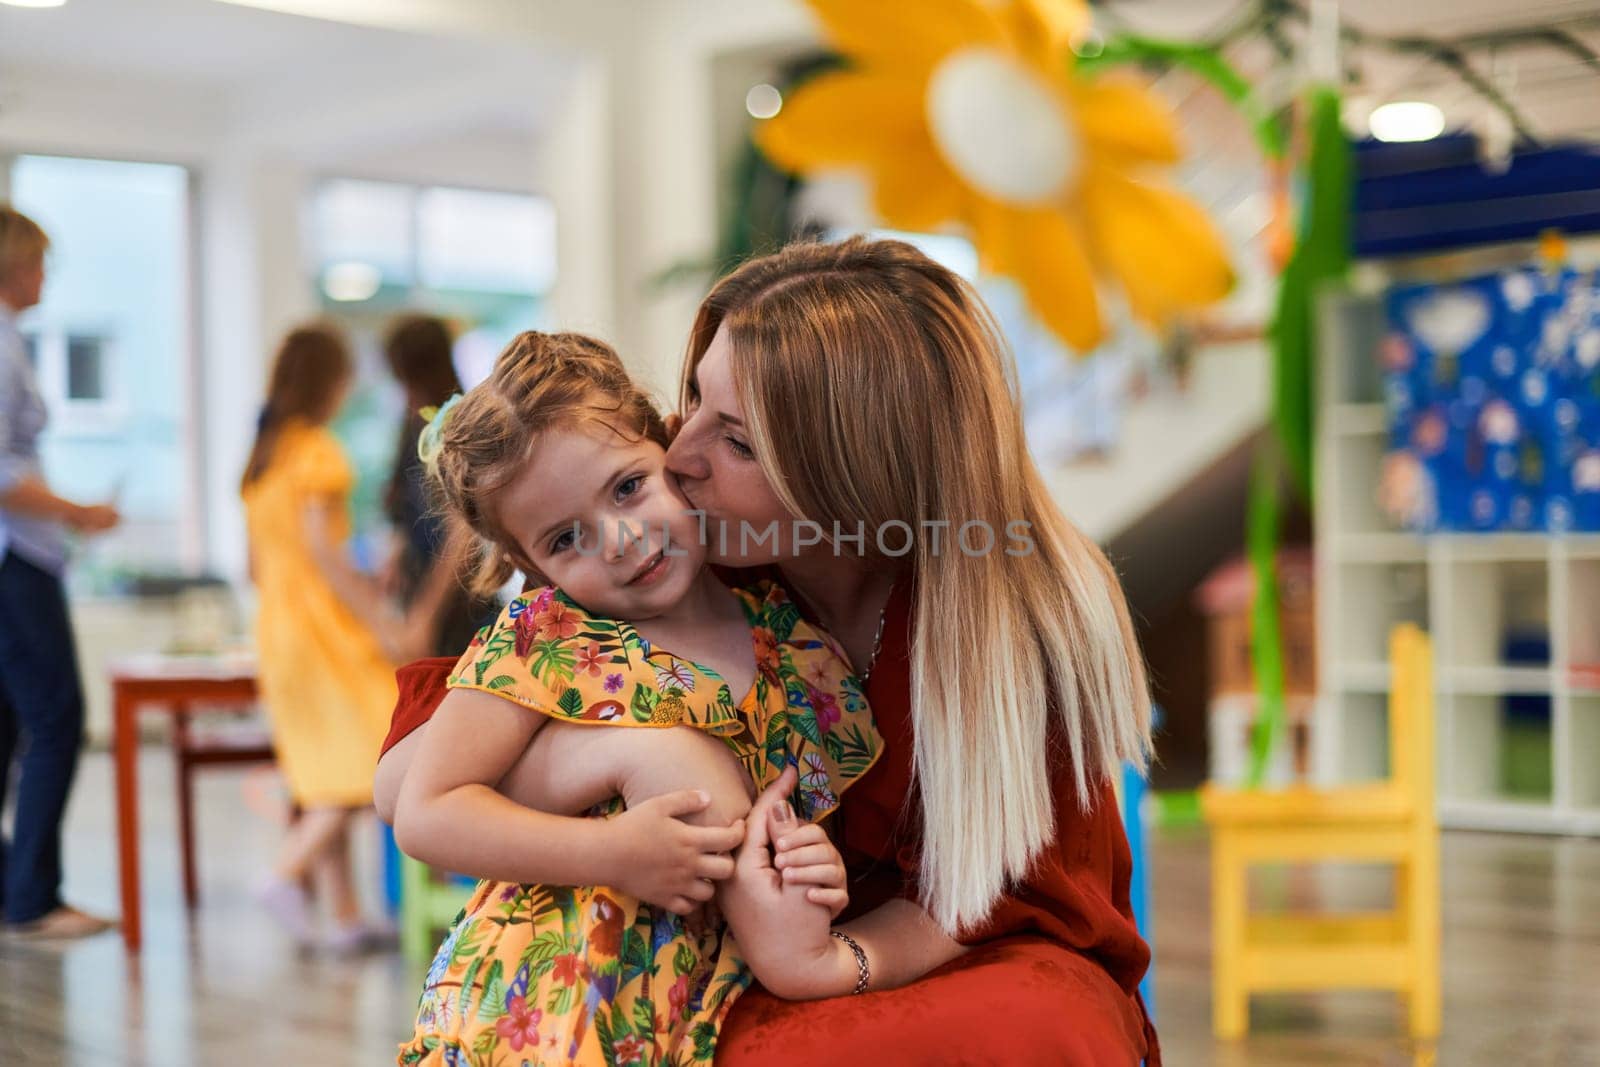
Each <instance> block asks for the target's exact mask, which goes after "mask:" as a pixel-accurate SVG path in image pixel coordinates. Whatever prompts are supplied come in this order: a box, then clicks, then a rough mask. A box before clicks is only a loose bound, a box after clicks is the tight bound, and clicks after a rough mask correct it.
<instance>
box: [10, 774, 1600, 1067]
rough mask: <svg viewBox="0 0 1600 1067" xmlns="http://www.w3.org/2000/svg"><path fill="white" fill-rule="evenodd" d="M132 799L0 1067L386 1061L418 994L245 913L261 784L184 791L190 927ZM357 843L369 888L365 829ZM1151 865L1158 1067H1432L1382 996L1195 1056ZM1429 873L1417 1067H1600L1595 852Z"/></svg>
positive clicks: (1288, 1011)
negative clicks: (125, 933)
mask: <svg viewBox="0 0 1600 1067" xmlns="http://www.w3.org/2000/svg"><path fill="white" fill-rule="evenodd" d="M81 773H82V778H81V779H80V785H79V788H78V790H77V792H76V795H75V797H74V801H73V808H72V812H71V818H70V825H69V856H68V862H69V864H70V866H69V868H68V870H69V883H68V891H69V894H70V896H71V897H72V899H73V900H74V901H75V902H77V903H80V904H83V905H85V906H89V907H92V908H95V909H100V910H104V911H106V912H114V911H115V910H116V907H117V892H116V882H115V877H116V856H115V847H114V839H113V836H112V810H111V799H110V798H111V788H110V777H111V768H110V762H109V760H108V759H107V758H106V757H105V756H104V755H103V754H94V755H91V756H89V757H87V758H86V759H85V762H84V766H83V769H82V772H81ZM141 782H142V792H143V796H144V803H143V806H144V810H143V815H144V824H145V825H144V831H145V832H144V842H145V852H144V874H145V901H146V908H145V921H146V927H145V941H146V948H145V951H144V953H143V954H142V955H141V956H140V957H139V958H138V959H136V960H129V959H128V958H127V957H125V956H124V954H123V951H122V944H121V941H120V940H119V939H117V938H116V937H110V936H108V937H104V938H100V939H97V940H95V941H92V942H87V943H83V944H79V945H75V946H73V947H72V948H70V949H67V950H64V951H62V950H42V949H38V948H28V947H24V946H21V945H18V944H15V943H9V944H8V943H4V942H0V1065H3V1067H35V1065H39V1067H45V1065H49V1067H55V1065H74V1067H77V1065H82V1067H111V1065H122V1064H144V1065H152V1067H155V1065H161V1067H167V1065H196V1067H202V1065H203V1067H212V1065H219V1067H221V1065H226V1067H243V1065H252V1064H268V1063H274V1064H275V1063H295V1064H299V1063H307V1064H318V1065H343V1064H382V1063H388V1062H392V1060H391V1056H392V1053H393V1050H394V1048H395V1045H396V1043H397V1042H398V1040H399V1039H400V1037H402V1036H403V1035H404V1034H405V1032H406V1030H407V1025H408V1023H409V1020H410V1013H411V1009H412V1005H413V1004H414V1002H415V997H416V992H417V988H418V986H417V979H418V976H417V975H416V974H414V973H412V972H411V969H410V968H408V967H407V966H406V965H405V964H404V963H402V962H401V961H400V960H399V959H398V957H397V956H395V955H392V954H384V955H379V956H372V957H367V958H363V959H358V960H335V959H324V958H317V957H314V956H313V957H302V956H300V955H298V954H297V953H296V952H294V951H293V950H292V949H291V948H290V947H289V946H288V945H287V944H285V943H284V941H283V940H282V939H281V938H280V937H278V935H277V934H276V931H275V930H274V929H273V927H272V926H271V925H270V924H269V923H268V922H267V921H266V920H265V919H264V918H263V917H262V916H261V915H260V914H259V913H258V912H257V911H256V910H255V909H254V908H253V907H252V906H251V904H250V903H249V901H248V900H247V899H245V897H244V894H245V892H246V891H247V890H248V888H249V886H250V885H251V884H252V883H253V882H254V880H255V878H256V877H257V876H258V874H259V870H260V867H261V864H262V862H263V857H264V856H266V855H267V854H268V852H269V851H270V848H271V845H272V842H273V841H274V840H275V837H276V833H277V831H276V829H275V827H274V826H273V824H272V821H271V804H270V803H269V802H268V798H269V797H270V786H269V783H268V782H267V781H266V780H265V779H263V778H262V777H260V775H259V774H258V775H257V776H256V777H254V778H245V777H243V776H241V775H239V774H236V773H231V772H220V773H215V774H212V775H209V776H202V778H201V784H200V790H199V812H200V814H199V834H200V838H201V881H202V889H203V892H204V894H205V898H204V900H203V902H202V907H201V910H200V912H199V915H198V917H197V919H196V921H195V922H194V924H193V925H192V926H191V925H190V924H189V923H187V922H186V921H185V918H184V914H183V909H182V906H181V903H180V898H179V882H178V859H177V855H176V851H175V849H174V848H173V843H172V827H173V818H174V811H173V798H172V779H171V766H170V763H169V762H168V760H167V759H166V756H165V754H164V753H163V752H162V751H161V750H160V749H151V750H149V751H148V752H147V753H146V754H145V757H144V766H143V776H142V779H141ZM362 837H363V839H364V840H365V841H366V842H367V846H368V847H367V848H366V849H365V852H366V855H365V856H364V857H363V861H364V862H363V865H364V867H366V868H367V869H368V870H369V871H370V870H373V869H374V868H375V863H376V859H375V856H376V846H375V844H374V841H375V838H376V830H375V829H374V830H371V831H370V832H368V833H365V834H363V835H362ZM1154 847H1155V855H1154V857H1153V861H1152V874H1153V883H1154V889H1155V913H1156V917H1155V923H1156V932H1155V940H1156V961H1157V962H1156V968H1157V971H1156V977H1157V991H1156V1000H1157V1003H1156V1010H1157V1022H1158V1024H1159V1026H1160V1030H1161V1033H1162V1038H1163V1044H1164V1046H1165V1050H1166V1059H1167V1062H1168V1063H1169V1064H1172V1065H1174V1067H1189V1065H1205V1064H1215V1065H1218V1067H1235V1065H1246V1064H1248V1065H1258V1064H1259V1065H1274V1067H1277V1065H1283V1067H1291V1065H1292V1067H1300V1065H1321V1064H1328V1065H1331V1064H1338V1065H1356V1064H1361V1065H1388V1064H1409V1063H1413V1062H1417V1063H1422V1062H1428V1060H1427V1058H1426V1055H1425V1054H1424V1055H1421V1056H1418V1055H1417V1054H1416V1053H1415V1052H1414V1051H1413V1050H1412V1049H1410V1047H1409V1045H1408V1043H1407V1042H1406V1041H1405V1040H1404V1039H1403V1038H1402V1037H1401V1036H1400V1035H1401V1033H1402V1029H1403V1014H1402V1012H1401V1010H1400V1007H1399V1005H1398V1003H1397V1002H1396V1000H1395V999H1394V998H1393V997H1391V996H1388V995H1385V994H1376V993H1375V994H1365V993H1353V994H1340V995H1336V996H1309V995H1308V996H1296V997H1285V998H1275V999H1273V1000H1270V1001H1261V1002H1258V1003H1257V1005H1256V1006H1255V1010H1254V1012H1253V1014H1252V1027H1253V1029H1252V1035H1251V1037H1250V1038H1249V1040H1247V1041H1245V1042H1242V1043H1240V1044H1237V1045H1231V1046H1230V1045H1223V1044H1219V1043H1216V1042H1213V1041H1212V1040H1211V1037H1210V1032H1209V1020H1210V1003H1209V984H1208V983H1209V974H1208V967H1209V937H1208V931H1207V921H1208V915H1209V911H1208V909H1209V904H1208V900H1207V891H1206V845H1205V839H1204V837H1203V836H1202V835H1199V834H1189V835H1170V834H1169V835H1165V836H1158V837H1157V838H1156V840H1155V846H1154ZM1444 877H1445V908H1444V915H1445V1034H1444V1038H1443V1040H1442V1041H1441V1043H1440V1045H1439V1047H1438V1049H1437V1058H1436V1059H1435V1060H1434V1061H1433V1062H1436V1063H1438V1064H1440V1065H1442V1067H1479V1065H1481V1067H1524V1065H1542V1064H1561V1065H1564V1067H1565V1065H1581V1064H1596V1065H1600V842H1596V841H1592V840H1562V839H1553V838H1533V837H1516V836H1497V835H1473V834H1448V835H1446V837H1445V845H1444ZM375 879H376V875H375V874H374V875H372V877H371V878H369V879H368V880H369V881H375ZM1257 890H1258V891H1259V892H1260V893H1261V894H1262V895H1263V897H1265V898H1268V899H1276V900H1289V901H1294V900H1296V899H1299V898H1301V897H1303V896H1305V895H1307V894H1309V893H1311V892H1312V891H1313V890H1321V891H1326V892H1332V893H1335V894H1337V895H1339V896H1340V897H1341V898H1342V900H1343V901H1345V902H1348V903H1351V904H1357V903H1361V902H1372V901H1378V900H1381V898H1382V897H1383V895H1384V893H1386V891H1387V890H1386V888H1385V883H1384V879H1383V878H1382V876H1381V875H1379V874H1378V873H1377V872H1372V871H1354V872H1344V873H1341V874H1340V875H1337V876H1335V877H1334V878H1332V879H1321V880H1319V879H1316V878H1314V877H1312V876H1310V875H1308V874H1305V873H1303V872H1302V873H1281V874H1277V875H1276V876H1274V877H1269V878H1266V879H1263V880H1262V882H1261V884H1260V885H1259V886H1257ZM374 896H376V893H374ZM1040 1062H1045V1061H1044V1060H1041V1061H1040Z"/></svg>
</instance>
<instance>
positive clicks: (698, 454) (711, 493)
mask: <svg viewBox="0 0 1600 1067" xmlns="http://www.w3.org/2000/svg"><path fill="white" fill-rule="evenodd" d="M732 354H733V349H732V346H731V345H730V344H729V342H728V337H727V331H726V329H725V328H724V329H719V330H718V331H717V335H716V336H715V337H713V338H712V339H711V344H710V345H709V346H708V347H707V348H706V351H705V354H704V355H703V356H701V357H700V364H699V366H697V367H696V368H695V375H694V386H693V389H692V391H691V400H690V406H689V409H688V410H687V411H685V412H684V413H683V427H682V428H681V429H680V430H679V431H678V436H677V437H676V438H675V439H674V440H673V442H672V447H671V448H669V449H667V467H668V468H669V469H670V470H671V471H672V473H674V474H676V475H677V476H678V482H679V484H680V485H681V486H682V487H683V495H684V496H686V497H687V498H688V499H689V503H690V505H691V506H692V507H694V508H696V509H698V510H700V511H703V512H705V516H706V522H705V533H706V542H707V544H706V554H707V557H708V558H709V559H710V560H711V562H713V563H721V564H726V565H728V566H733V567H754V566H759V565H761V564H766V563H773V562H776V561H778V560H780V559H783V558H786V557H787V556H788V555H790V553H791V551H792V550H791V547H790V541H791V537H790V534H791V532H792V530H793V528H794V516H793V515H792V514H791V513H790V512H789V510H788V509H787V508H785V507H784V506H783V503H782V502H781V501H780V500H779V499H778V495H777V494H776V493H774V492H773V491H772V483H771V482H770V481H768V480H767V473H766V471H764V470H762V468H761V464H760V463H758V462H756V457H755V454H754V453H753V452H752V451H751V450H750V435H749V432H748V431H747V429H746V427H745V424H744V408H743V405H741V404H740V402H739V393H738V390H736V389H735V388H734V385H733V366H732V363H731V357H732ZM774 523H775V524H776V529H777V531H778V533H777V536H776V537H775V538H769V537H764V536H763V535H764V534H765V532H766V531H767V529H768V528H769V527H770V526H771V525H772V524H774Z"/></svg>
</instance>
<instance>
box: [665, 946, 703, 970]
mask: <svg viewBox="0 0 1600 1067" xmlns="http://www.w3.org/2000/svg"><path fill="white" fill-rule="evenodd" d="M699 962H700V958H699V957H698V956H696V955H695V953H694V949H692V948H690V947H689V945H688V943H687V942H684V941H680V942H678V951H676V952H674V953H673V954H672V973H673V974H675V975H677V976H678V977H679V978H682V977H683V976H684V975H686V974H690V973H692V972H693V971H694V969H695V965H696V964H698V963H699Z"/></svg>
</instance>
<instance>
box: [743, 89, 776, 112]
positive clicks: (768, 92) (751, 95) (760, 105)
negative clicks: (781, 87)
mask: <svg viewBox="0 0 1600 1067" xmlns="http://www.w3.org/2000/svg"><path fill="white" fill-rule="evenodd" d="M744 109H745V110H746V111H748V112H750V117H751V118H753V119H770V118H771V117H772V116H774V115H776V114H777V113H778V112H780V111H782V110H783V94H782V93H780V92H778V90H777V89H776V88H774V87H773V86H771V85H768V84H767V83H765V82H762V83H761V84H760V85H752V86H751V87H750V91H749V92H748V93H745V94H744Z"/></svg>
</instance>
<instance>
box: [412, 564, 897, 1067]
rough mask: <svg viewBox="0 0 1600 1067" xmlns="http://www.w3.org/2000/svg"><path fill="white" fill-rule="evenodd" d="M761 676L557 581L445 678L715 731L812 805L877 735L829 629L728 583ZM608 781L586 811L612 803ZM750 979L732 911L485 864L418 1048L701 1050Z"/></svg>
mask: <svg viewBox="0 0 1600 1067" xmlns="http://www.w3.org/2000/svg"><path fill="white" fill-rule="evenodd" d="M735 594H736V595H737V596H738V597H739V600H740V603H741V604H742V605H743V607H744V611H745V617H746V619H747V620H748V621H749V623H750V627H751V637H752V642H753V644H754V646H755V656H756V667H757V670H756V679H755V683H754V684H753V685H752V687H751V689H750V691H749V692H748V693H746V694H745V696H744V699H743V700H741V701H739V702H738V703H735V702H734V700H733V696H732V694H731V693H730V692H729V690H728V686H727V683H726V682H724V681H723V679H722V678H721V676H720V675H718V674H717V673H716V672H715V671H713V670H711V669H710V668H708V667H704V666H701V665H700V664H697V663H693V662H690V661H688V660H684V659H680V658H678V657H677V656H674V655H672V654H671V653H670V652H667V651H666V650H664V649H657V648H652V647H651V646H650V643H649V642H648V641H646V640H645V639H644V638H642V637H640V636H639V634H638V632H637V631H636V630H635V629H634V628H633V627H632V626H631V625H629V624H628V623H626V622H615V621H611V620H606V619H599V618H595V617H593V616H591V615H588V614H587V613H585V612H584V611H583V609H582V608H580V607H579V606H578V605H577V604H576V603H574V602H573V601H572V600H571V599H569V598H568V597H567V596H565V595H564V594H563V593H561V592H560V591H559V590H556V589H553V588H545V589H541V590H539V591H537V592H534V593H528V594H525V595H523V596H521V597H519V598H517V599H516V600H514V601H512V602H511V604H510V605H509V606H507V608H506V610H505V611H504V613H502V614H501V616H500V618H499V620H498V621H497V622H496V623H495V624H494V625H493V626H490V627H487V628H485V629H484V630H482V631H480V632H479V634H478V636H477V637H476V638H474V640H473V643H472V645H471V646H470V647H469V648H468V649H467V651H466V653H465V654H464V655H463V656H462V657H461V659H460V661H459V662H458V663H457V664H456V666H455V669H454V671H453V672H452V673H451V677H450V682H449V685H450V687H451V688H453V689H477V690H481V691H483V692H486V693H492V694H494V695H496V696H499V697H503V698H505V699H507V700H511V701H514V702H516V703H518V704H521V705H523V706H524V707H527V708H530V709H532V710H533V711H535V712H538V713H540V714H543V715H548V716H550V717H551V718H553V719H558V720H563V721H569V722H585V723H593V724H597V725H599V724H604V725H611V726H616V727H619V728H627V727H632V728H636V729H637V728H646V729H648V728H658V729H659V728H664V727H672V726H689V727H693V728H696V729H701V730H705V731H707V732H709V733H711V734H714V735H716V736H718V737H721V738H722V739H723V740H724V741H726V742H727V744H728V746H729V747H730V748H731V749H732V750H733V752H734V754H735V755H736V756H737V757H738V759H739V761H740V763H741V765H742V766H743V767H744V769H745V771H746V772H747V773H748V774H749V775H750V778H751V780H752V781H753V782H754V783H755V785H756V787H757V788H758V789H760V788H764V787H765V786H767V785H768V784H769V783H771V782H772V781H773V780H775V779H776V778H777V777H778V776H779V775H780V774H781V773H782V772H783V770H784V769H785V768H786V767H789V766H796V767H797V768H798V769H799V772H800V784H799V786H798V787H797V788H796V790H795V793H794V795H793V797H792V798H791V800H792V802H793V804H794V806H795V809H796V811H797V812H799V814H800V815H801V817H802V818H805V819H807V820H810V821H813V822H814V821H818V820H820V819H822V818H823V817H824V816H826V815H827V814H828V813H829V812H831V811H832V810H833V809H834V808H835V807H837V806H838V803H839V796H838V794H839V793H840V792H842V791H843V790H844V789H846V788H847V787H848V786H849V785H850V784H851V783H852V782H854V781H855V780H856V779H858V778H860V777H861V775H863V774H865V773H866V771H867V769H868V768H870V767H871V766H872V764H873V763H874V762H875V761H876V760H877V758H878V754H879V752H880V751H881V749H882V740H881V738H880V737H879V736H878V733H877V730H876V729H875V727H874V726H873V723H872V715H871V712H870V710H869V709H868V707H867V702H866V699H865V698H864V697H863V696H862V694H861V686H860V683H859V682H858V681H857V679H856V678H855V677H854V676H853V675H851V673H850V669H849V667H848V666H847V664H846V662H845V660H844V657H843V656H842V655H841V654H840V652H839V651H838V648H837V646H836V645H835V644H834V643H833V642H832V641H831V639H829V638H828V637H827V636H826V635H824V634H823V633H822V632H821V631H819V630H816V629H814V628H812V627H811V626H810V625H808V624H807V623H805V622H803V621H802V620H801V618H800V613H799V611H798V610H797V609H796V608H795V606H794V604H793V603H792V602H791V601H790V600H789V599H788V598H787V597H786V596H785V595H784V592H783V590H782V589H781V588H780V587H779V586H777V585H775V584H774V583H772V582H765V581H764V582H759V583H757V584H755V585H752V586H750V587H748V588H745V589H739V590H735ZM622 807H623V805H622V801H621V799H620V798H615V799H613V800H612V801H611V802H609V803H608V804H605V805H602V806H601V807H600V808H599V809H596V811H595V812H594V814H595V815H597V816H601V817H608V816H611V815H614V814H616V813H617V812H619V811H621V810H622ZM749 984H750V971H749V968H748V967H746V966H745V965H744V962H743V960H742V959H741V957H740V954H739V950H738V948H737V946H736V944H735V942H734V939H733V936H732V934H731V933H730V932H729V931H728V930H727V928H726V925H725V924H722V923H716V924H689V923H686V922H685V921H684V920H683V919H682V918H680V917H679V916H677V915H674V914H672V913H671V912H669V911H667V910H666V909H664V908H658V907H655V906H653V905H650V904H647V903H645V902H643V901H641V900H638V899H637V898H634V897H630V896H628V895H626V894H624V893H621V892H619V891H617V890H615V889H612V888H609V887H607V886H552V885H516V884H511V883H506V882H491V881H484V882H482V883H480V884H479V886H478V888H477V890H476V892H474V893H473V896H472V899H471V900H469V901H468V902H467V906H466V908H465V909H463V911H462V913H461V914H460V915H459V916H458V917H457V918H456V921H455V924H454V926H453V927H452V929H451V931H450V934H449V936H448V937H446V938H445V941H444V944H443V945H442V946H440V949H439V952H438V955H437V956H436V957H435V958H434V961H433V965H432V967H430V968H429V970H428V977H427V980H426V982H425V985H424V988H423V993H422V1000H421V1002H420V1004H419V1005H418V1010H417V1024H416V1031H415V1033H414V1034H413V1035H412V1038H411V1040H410V1041H409V1042H407V1043H406V1044H405V1045H404V1046H402V1048H401V1050H400V1058H399V1062H400V1063H401V1064H403V1065H412V1064H422V1063H428V1064H447V1065H456V1064H460V1065H469V1064H470V1065H473V1067H479V1065H482V1067H499V1065H501V1064H506V1065H511V1067H520V1065H523V1064H541V1065H542V1064H673V1065H687V1064H709V1063H710V1062H711V1059H712V1055H713V1053H714V1051H715V1047H716V1039H717V1031H718V1028H719V1026H720V1025H721V1023H722V1020H723V1019H724V1017H725V1016H726V1015H727V1012H728V1009H729V1008H730V1007H731V1006H732V1004H733V1002H734V1000H735V998H736V997H738V995H739V994H740V993H741V992H742V991H743V990H744V989H745V988H746V987H747V986H749Z"/></svg>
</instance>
